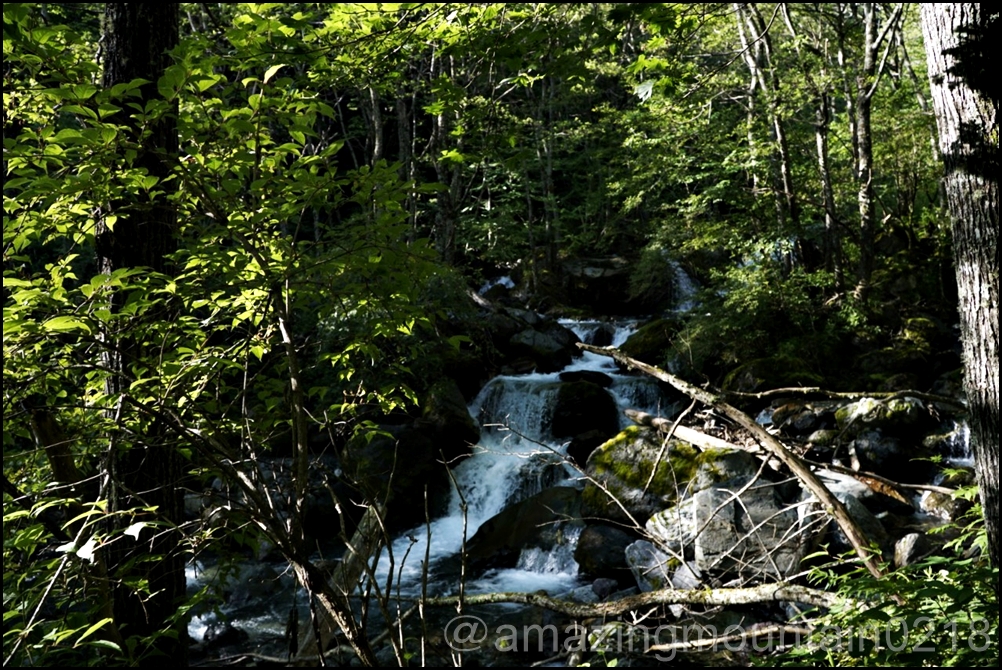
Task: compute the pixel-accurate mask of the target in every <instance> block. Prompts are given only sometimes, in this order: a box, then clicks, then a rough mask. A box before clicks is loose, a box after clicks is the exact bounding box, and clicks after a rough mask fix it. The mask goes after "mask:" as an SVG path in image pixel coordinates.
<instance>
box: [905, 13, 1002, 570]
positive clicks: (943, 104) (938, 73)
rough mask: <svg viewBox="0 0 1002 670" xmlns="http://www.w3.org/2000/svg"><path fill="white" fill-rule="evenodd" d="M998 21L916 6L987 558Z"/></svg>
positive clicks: (994, 469) (994, 354)
mask: <svg viewBox="0 0 1002 670" xmlns="http://www.w3.org/2000/svg"><path fill="white" fill-rule="evenodd" d="M998 19H999V14H998V12H994V13H989V12H988V11H986V10H985V9H984V8H983V6H982V5H978V4H966V3H956V4H925V5H922V30H923V33H924V35H925V44H926V56H927V59H928V63H929V79H930V82H931V86H932V99H933V106H934V108H935V111H936V122H937V126H938V128H939V148H940V153H941V154H942V156H943V162H944V164H945V167H946V175H945V184H946V201H947V206H948V207H949V211H950V218H951V219H952V220H953V246H954V256H955V264H956V273H957V288H958V292H959V298H960V332H961V339H962V340H963V350H964V388H965V391H966V393H967V401H968V406H969V411H970V427H971V442H972V446H973V448H974V457H975V463H976V468H977V474H978V485H979V486H980V488H981V503H982V506H983V508H984V515H985V525H986V527H987V530H988V552H989V556H990V558H991V561H992V564H993V565H998V557H999V554H998V548H999V539H998V529H999V312H998V298H999V184H998V177H999V156H998V137H999V136H998V132H999V128H998V109H999V88H998V86H999V85H998V79H997V77H998V75H997V73H995V72H993V71H992V69H993V67H994V66H993V64H992V65H991V66H990V57H989V56H988V53H989V51H991V53H992V54H994V51H995V50H994V47H992V48H991V49H990V48H989V46H990V45H989V43H988V42H990V41H991V40H992V38H994V36H996V35H997V34H998V33H997V26H998Z"/></svg>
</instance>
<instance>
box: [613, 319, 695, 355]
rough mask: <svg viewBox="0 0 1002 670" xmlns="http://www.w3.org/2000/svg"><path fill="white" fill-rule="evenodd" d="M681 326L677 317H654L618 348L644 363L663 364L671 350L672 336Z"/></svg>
mask: <svg viewBox="0 0 1002 670" xmlns="http://www.w3.org/2000/svg"><path fill="white" fill-rule="evenodd" d="M681 327H682V323H681V321H679V320H678V319H656V320H654V321H651V322H650V323H648V324H645V325H643V326H641V327H640V328H638V329H637V332H635V333H633V335H630V337H629V338H628V339H627V340H626V342H624V343H623V344H622V346H620V347H619V350H620V351H622V352H623V353H624V354H626V355H627V356H629V357H631V358H636V359H637V360H639V361H643V362H644V363H649V364H651V365H664V363H665V359H666V358H667V357H668V355H669V352H671V350H672V338H674V337H675V335H676V334H677V333H678V331H679V330H680V329H681Z"/></svg>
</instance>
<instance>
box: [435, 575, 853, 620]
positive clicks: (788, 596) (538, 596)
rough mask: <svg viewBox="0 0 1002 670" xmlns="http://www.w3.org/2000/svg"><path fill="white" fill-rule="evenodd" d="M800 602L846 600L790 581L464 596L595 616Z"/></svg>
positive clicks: (469, 601)
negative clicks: (601, 593)
mask: <svg viewBox="0 0 1002 670" xmlns="http://www.w3.org/2000/svg"><path fill="white" fill-rule="evenodd" d="M459 600H460V599H459V598H458V597H449V598H428V599H427V600H425V601H424V604H425V606H426V607H456V606H457V605H458V604H459ZM778 601H783V602H797V603H804V604H807V605H814V606H815V607H832V606H834V605H836V604H839V603H845V602H846V599H845V597H844V596H840V595H839V594H837V593H829V592H828V591H822V590H820V589H813V588H810V587H807V586H798V585H796V584H790V583H787V582H777V583H773V584H760V585H759V586H749V587H744V588H720V589H659V590H657V591H648V592H646V593H638V594H636V595H632V596H626V597H625V598H620V599H619V600H614V601H612V602H606V603H576V602H570V601H567V600H560V599H558V598H552V597H550V596H549V595H547V594H545V593H541V592H536V593H481V594H476V595H468V596H466V597H465V598H463V600H462V603H463V606H464V607H468V606H470V605H486V604H492V603H513V604H519V605H535V606H536V607H542V608H543V609H546V610H550V611H551V612H558V613H560V614H566V615H567V616H572V617H580V618H592V617H604V616H619V615H621V614H624V613H626V612H629V611H631V610H635V609H639V608H642V607H650V606H651V605H748V604H753V603H764V602H778Z"/></svg>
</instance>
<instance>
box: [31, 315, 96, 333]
mask: <svg viewBox="0 0 1002 670" xmlns="http://www.w3.org/2000/svg"><path fill="white" fill-rule="evenodd" d="M42 328H44V329H45V330H48V331H51V332H56V333H63V332H67V331H70V330H83V331H85V332H87V333H90V326H88V325H87V324H86V323H84V322H83V321H81V320H80V319H78V318H77V317H75V316H54V317H52V318H51V319H49V320H48V321H46V322H45V323H43V324H42Z"/></svg>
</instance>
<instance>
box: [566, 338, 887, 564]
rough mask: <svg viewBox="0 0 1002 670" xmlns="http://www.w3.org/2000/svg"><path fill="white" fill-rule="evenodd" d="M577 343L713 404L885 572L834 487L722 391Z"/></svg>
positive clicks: (862, 555) (869, 561) (614, 351)
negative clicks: (778, 463)
mask: <svg viewBox="0 0 1002 670" xmlns="http://www.w3.org/2000/svg"><path fill="white" fill-rule="evenodd" d="M578 347H580V348H581V349H584V350H585V351H590V352H592V353H594V354H599V355H600V356H609V357H610V358H613V359H614V360H616V361H617V362H619V363H622V364H623V365H625V366H627V367H629V368H632V369H634V370H639V371H640V372H643V373H645V374H648V375H650V376H652V377H654V378H655V379H659V380H661V381H663V382H666V383H668V384H671V385H672V386H673V387H675V388H676V389H678V390H679V391H681V392H682V393H684V394H686V395H687V396H689V397H690V398H692V399H693V400H698V401H699V402H701V403H703V404H705V405H710V406H711V407H714V408H715V409H717V410H718V411H720V412H721V413H722V414H724V415H725V416H726V417H727V418H729V419H731V420H732V421H734V422H735V423H736V424H738V425H739V426H741V427H742V428H744V429H745V430H747V431H748V432H749V433H750V434H751V435H752V436H753V437H754V438H755V440H756V441H757V442H758V443H759V444H760V445H761V446H762V448H763V449H764V450H765V451H766V452H767V453H768V454H769V455H771V456H774V457H775V458H777V459H779V460H780V461H781V462H782V463H783V464H784V465H785V466H786V467H788V468H789V469H790V471H791V472H792V473H793V474H794V475H796V476H797V478H798V479H799V480H800V481H801V482H802V483H803V484H804V486H805V487H806V488H807V489H808V490H809V491H810V492H811V493H813V494H814V495H815V496H816V497H817V499H818V500H819V501H820V502H821V505H822V506H823V507H824V508H825V511H826V512H828V514H830V515H831V516H832V517H833V518H834V519H835V521H836V523H838V525H839V527H840V528H841V529H842V532H843V533H845V536H846V538H848V540H849V542H850V544H852V546H853V549H855V550H856V553H857V554H858V555H859V557H860V558H861V559H862V560H863V563H864V565H866V568H867V569H868V570H869V571H870V573H871V574H872V575H873V576H874V577H878V578H879V577H881V576H882V574H883V572H882V570H881V569H880V565H879V564H878V563H877V560H876V558H875V557H874V555H873V552H871V551H870V549H869V540H868V539H867V537H866V536H865V535H864V534H863V531H862V530H861V529H860V527H859V524H857V523H856V521H855V520H854V519H853V518H852V517H851V516H849V513H848V512H847V511H846V509H845V506H844V505H843V504H842V502H841V501H840V500H838V498H836V497H835V496H834V495H832V493H831V491H829V490H828V489H827V488H826V487H825V485H824V484H823V483H821V480H820V479H818V477H817V475H815V474H814V472H813V471H812V470H811V469H810V467H809V466H808V465H807V464H806V463H804V461H803V460H802V459H801V458H800V457H799V456H797V455H796V454H794V453H793V452H791V451H790V450H789V449H787V448H786V447H785V446H784V445H783V443H782V442H780V441H779V440H777V439H776V438H775V437H773V436H772V435H770V434H769V433H768V432H767V431H766V430H765V429H764V428H762V426H760V425H758V424H757V423H756V422H755V420H754V419H753V418H752V417H750V416H748V415H747V414H745V413H744V412H742V411H741V410H739V409H738V408H736V407H734V406H732V405H730V404H728V403H727V402H725V401H724V400H723V396H722V395H719V394H714V393H710V392H709V391H706V390H704V389H701V388H699V387H698V386H693V385H692V384H690V383H688V382H687V381H685V380H683V379H680V378H679V377H676V376H675V375H673V374H671V373H669V372H666V371H664V370H662V369H661V368H658V367H655V366H653V365H648V364H647V363H643V362H641V361H638V360H636V359H634V358H630V357H629V356H627V355H625V354H623V353H622V352H620V351H619V350H617V349H612V348H608V349H606V348H602V347H596V346H592V345H589V344H584V343H580V342H579V343H578Z"/></svg>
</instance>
